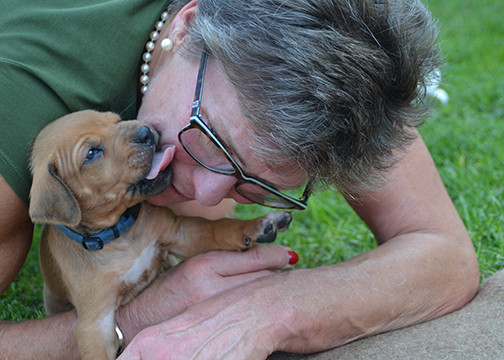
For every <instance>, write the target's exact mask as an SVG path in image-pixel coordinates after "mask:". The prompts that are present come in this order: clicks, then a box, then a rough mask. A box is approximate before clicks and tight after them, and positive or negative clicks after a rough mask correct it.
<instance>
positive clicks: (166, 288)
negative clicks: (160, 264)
mask: <svg viewBox="0 0 504 360" xmlns="http://www.w3.org/2000/svg"><path fill="white" fill-rule="evenodd" d="M296 259H297V255H295V253H293V252H292V251H291V250H290V249H289V248H287V247H284V246H279V245H261V246H256V247H254V248H252V249H250V250H249V251H247V252H233V251H212V252H209V253H206V254H201V255H198V256H195V257H193V258H191V259H188V260H187V261H185V262H184V263H181V264H179V265H177V266H176V267H174V268H173V269H171V270H170V271H168V272H166V273H163V274H162V275H161V276H159V277H158V279H157V280H156V281H155V282H154V283H153V284H152V285H151V286H149V287H148V288H147V289H145V290H144V291H143V292H142V293H140V295H139V296H138V297H137V298H135V299H134V300H133V301H132V302H131V303H129V304H128V305H126V306H125V307H123V308H121V309H120V310H119V314H118V318H117V322H118V325H119V327H120V328H121V329H122V331H123V333H124V335H125V340H126V344H128V343H129V342H130V341H131V339H132V338H133V336H134V335H136V334H137V333H138V332H139V331H141V330H142V329H144V328H146V327H149V326H153V325H156V324H159V323H160V322H162V321H165V320H168V319H171V318H173V317H175V316H177V315H179V314H181V313H183V312H184V311H186V310H187V309H188V308H190V307H191V306H193V305H195V304H198V303H200V302H202V301H204V300H205V299H208V298H210V297H212V296H214V295H216V294H220V293H223V292H225V291H227V290H230V289H232V288H235V287H237V286H240V285H242V284H245V283H248V282H250V281H252V280H255V279H258V278H261V277H265V276H268V275H271V274H272V271H274V270H279V269H287V268H289V267H290V265H289V262H291V263H294V261H295V260H296ZM154 329H155V328H154ZM148 331H153V330H152V329H149V330H148Z"/></svg>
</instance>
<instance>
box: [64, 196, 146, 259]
mask: <svg viewBox="0 0 504 360" xmlns="http://www.w3.org/2000/svg"><path fill="white" fill-rule="evenodd" d="M140 207H141V205H140V204H137V205H135V206H133V207H131V208H129V209H127V210H126V211H125V212H124V214H122V215H121V217H120V218H119V221H118V222H117V224H115V225H114V226H111V227H109V228H107V229H105V230H103V231H101V232H99V233H98V234H95V235H91V236H83V235H81V234H79V233H77V232H75V231H73V230H72V229H70V228H69V227H67V226H64V225H58V224H56V227H57V228H58V229H60V230H61V231H62V232H63V233H64V234H65V235H66V236H68V237H69V238H70V239H72V240H74V241H76V242H78V243H79V244H81V245H82V246H83V247H84V249H86V250H90V251H95V250H101V249H103V245H105V244H106V243H108V242H110V241H112V240H115V239H117V238H118V237H119V236H121V235H122V234H124V233H125V232H126V231H128V230H129V229H131V227H132V226H133V225H135V222H136V219H137V217H138V213H139V212H140Z"/></svg>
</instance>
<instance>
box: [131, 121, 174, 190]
mask: <svg viewBox="0 0 504 360" xmlns="http://www.w3.org/2000/svg"><path fill="white" fill-rule="evenodd" d="M159 138H160V137H159V134H158V133H157V132H156V131H155V130H154V129H153V128H151V127H149V126H146V125H144V126H141V127H139V128H138V130H137V131H136V134H135V139H134V142H135V143H137V144H139V145H141V146H145V147H149V148H150V149H151V150H150V151H152V157H154V154H155V152H156V146H157V144H158V141H159ZM172 178H173V173H172V170H171V167H170V166H168V167H167V168H165V169H164V170H161V171H160V172H159V173H158V175H157V176H156V177H155V178H154V179H147V178H144V179H142V180H141V181H140V182H138V183H136V184H134V185H132V186H131V188H130V189H131V191H133V192H134V193H136V194H138V195H142V196H155V195H158V194H160V193H161V192H163V191H164V190H165V189H166V188H167V187H168V186H169V185H170V184H171V181H172Z"/></svg>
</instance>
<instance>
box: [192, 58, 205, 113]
mask: <svg viewBox="0 0 504 360" xmlns="http://www.w3.org/2000/svg"><path fill="white" fill-rule="evenodd" d="M207 58H208V54H207V53H206V52H205V51H203V53H202V54H201V62H200V67H199V71H198V79H197V82H196V90H195V93H194V101H193V104H192V110H191V116H199V115H200V102H201V97H202V95H203V83H204V81H205V71H206V65H207Z"/></svg>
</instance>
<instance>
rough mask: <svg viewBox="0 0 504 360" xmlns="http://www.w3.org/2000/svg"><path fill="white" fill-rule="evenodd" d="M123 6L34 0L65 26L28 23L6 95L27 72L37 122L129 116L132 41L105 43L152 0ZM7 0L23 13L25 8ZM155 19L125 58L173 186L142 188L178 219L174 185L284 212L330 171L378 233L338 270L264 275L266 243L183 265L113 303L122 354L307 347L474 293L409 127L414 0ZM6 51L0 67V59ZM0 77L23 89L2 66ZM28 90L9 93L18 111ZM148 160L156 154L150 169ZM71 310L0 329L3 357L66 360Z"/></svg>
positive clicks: (7, 215)
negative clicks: (31, 56)
mask: <svg viewBox="0 0 504 360" xmlns="http://www.w3.org/2000/svg"><path fill="white" fill-rule="evenodd" d="M123 3H129V4H123ZM138 3H139V4H133V5H132V4H131V2H119V1H109V2H104V3H102V4H98V5H97V4H91V3H90V4H89V5H88V4H82V2H79V7H78V9H77V8H72V9H71V10H65V5H64V4H63V6H62V8H61V9H60V10H55V9H56V8H58V6H57V5H58V4H54V3H53V4H54V5H53V8H52V9H51V10H50V11H49V10H47V9H46V10H47V11H46V12H39V13H38V15H39V16H40V17H43V16H44V17H45V16H50V14H53V15H54V14H58V16H60V17H58V18H57V19H58V20H59V21H62V20H61V16H62V15H66V16H69V17H70V18H69V19H70V20H71V21H70V20H67V22H66V23H65V24H69V23H71V24H72V28H68V27H65V26H63V27H61V26H60V27H57V29H58V30H59V32H57V31H53V32H50V31H49V30H50V29H49V30H48V29H47V26H48V25H47V23H46V25H45V26H46V27H44V28H43V29H44V31H42V33H43V34H42V35H40V38H38V36H37V34H33V36H35V37H37V44H38V43H39V42H44V41H47V40H45V39H47V36H48V35H47V34H46V33H47V32H49V33H51V34H59V36H60V37H61V40H62V41H63V42H65V44H64V45H61V44H59V43H57V44H55V45H53V46H54V47H48V46H44V47H42V46H41V47H39V48H37V50H39V51H40V52H41V53H42V54H43V57H42V60H38V61H34V63H36V64H35V65H32V68H36V69H37V70H38V71H37V72H36V75H37V76H36V77H37V79H38V80H39V81H38V82H36V81H33V79H32V78H31V77H30V79H31V80H32V81H31V82H30V84H31V86H30V87H28V89H25V90H24V91H26V92H27V93H28V94H31V95H33V92H35V90H37V87H36V86H41V87H42V86H43V87H44V90H45V91H44V92H40V93H39V92H36V93H37V94H38V95H39V94H43V104H46V106H41V107H39V108H37V110H40V111H41V112H42V113H43V116H44V117H45V118H47V119H48V120H45V121H50V119H54V118H56V117H58V116H59V115H60V113H65V112H68V111H75V110H79V109H81V108H85V107H92V108H95V109H99V110H102V109H103V110H106V107H107V106H108V108H112V110H115V111H118V112H120V113H121V114H123V117H125V118H128V116H132V115H131V114H132V112H133V111H134V108H133V106H132V104H133V100H134V99H135V97H136V96H135V94H134V92H133V91H132V89H133V86H132V84H133V83H134V82H136V81H137V80H136V79H138V76H136V75H137V72H135V71H134V70H132V69H133V66H132V64H135V65H136V62H137V61H138V59H139V58H140V56H141V51H138V52H134V51H132V50H131V51H130V50H125V49H124V44H132V45H131V46H133V45H134V44H137V45H138V43H139V42H140V40H139V39H141V38H142V37H141V36H139V35H138V32H139V31H140V29H141V28H145V27H146V21H145V19H146V18H149V17H152V16H153V15H152V14H153V13H154V8H157V11H159V12H162V11H163V10H162V7H163V6H162V5H163V4H160V3H152V2H149V4H144V5H143V6H142V5H141V1H139V2H138ZM18 7H19V5H16V6H13V10H12V12H9V11H7V13H8V14H9V16H8V19H12V18H14V19H17V20H19V19H22V18H23V17H22V16H20V15H19V13H20V11H18V10H17V9H18ZM66 7H68V5H66ZM97 8H98V9H97ZM111 9H120V10H121V11H119V10H118V11H117V12H112V11H111ZM23 11H24V12H29V13H30V14H31V15H32V17H31V18H30V17H28V18H29V19H32V21H34V20H33V19H36V18H37V17H36V16H33V13H34V12H35V11H36V9H35V10H30V11H31V12H30V11H28V10H27V9H24V10H23ZM93 11H95V12H96V13H100V14H104V13H105V14H107V15H108V16H109V23H108V25H109V26H108V27H107V26H105V25H104V24H107V22H106V21H103V22H100V21H99V20H98V25H100V26H101V27H100V26H89V24H88V25H86V20H89V19H94V17H91V15H92V14H93V15H95V13H93ZM107 11H108V12H107ZM3 16H4V17H6V15H3ZM54 16H56V15H54ZM67 19H68V18H67ZM124 19H129V20H130V22H128V23H126V24H125V23H124ZM55 21H56V20H55ZM1 23H6V22H4V21H3V19H2V22H1ZM32 23H33V22H32ZM32 23H30V24H32ZM138 24H141V26H140V25H138ZM11 25H12V27H15V28H19V29H24V28H22V27H21V25H19V24H17V27H16V24H14V23H11ZM23 25H25V26H26V24H23ZM6 26H7V25H6ZM68 26H70V25H68ZM74 26H75V27H74ZM80 26H82V28H80ZM149 26H150V27H152V25H149ZM156 26H157V28H159V29H160V30H159V32H156V33H155V34H154V35H151V37H152V42H153V44H151V45H148V48H147V51H146V52H147V54H148V55H146V56H143V57H142V60H141V61H140V63H141V70H140V76H141V85H140V86H139V87H140V89H141V93H143V99H142V100H141V101H142V102H141V107H140V109H139V112H138V119H140V120H142V121H146V122H148V123H150V124H152V125H153V126H155V127H156V128H157V129H158V130H159V131H160V133H161V134H162V136H161V144H162V145H163V146H165V145H175V146H176V147H175V155H174V157H173V160H172V161H171V163H170V164H169V165H170V166H172V168H173V170H174V174H175V175H174V180H173V184H172V186H170V188H169V189H168V190H167V191H166V192H164V193H163V194H161V195H159V196H157V197H156V198H153V199H151V202H153V203H155V204H157V205H167V206H171V207H172V208H174V209H176V210H177V211H179V212H184V211H189V212H191V213H193V212H192V211H194V208H192V209H190V208H187V206H188V205H187V203H186V201H188V200H193V199H194V200H196V202H197V203H198V204H200V205H202V206H204V207H209V206H216V205H218V204H219V203H220V202H221V201H222V200H223V199H225V198H232V199H234V200H236V201H238V202H242V203H250V202H257V203H260V204H263V205H267V206H268V205H269V206H277V207H283V208H297V209H302V208H303V207H305V205H306V201H307V199H308V197H309V195H310V194H311V192H312V191H311V189H312V188H313V186H314V185H315V184H330V185H334V186H335V187H337V188H338V189H339V191H341V192H342V193H343V194H344V195H345V197H346V199H347V200H348V202H349V203H350V205H351V206H352V207H353V208H354V209H355V211H356V212H357V214H358V215H359V216H360V217H361V218H362V219H363V220H364V221H365V222H366V224H367V225H368V226H369V228H370V229H371V230H372V232H373V234H374V235H375V237H376V240H377V242H378V244H379V246H378V247H377V248H376V249H373V250H371V251H368V252H366V253H363V254H361V255H359V256H357V257H355V258H353V259H350V260H348V261H346V262H343V263H340V264H335V265H328V266H323V267H320V268H315V269H299V270H291V271H288V272H282V273H275V272H272V270H275V269H280V268H283V267H285V266H286V265H287V264H288V263H289V262H291V263H292V262H294V260H293V258H289V250H290V249H287V248H285V247H280V246H261V247H257V248H255V249H253V250H251V251H249V252H247V253H227V252H212V253H209V254H205V255H201V256H197V257H195V258H193V259H190V260H188V261H186V262H185V263H183V264H182V265H180V266H178V267H176V268H175V269H174V270H173V271H170V272H168V273H165V274H163V275H162V276H161V277H160V278H159V279H157V280H156V282H154V283H153V284H152V285H151V286H150V287H149V288H148V289H146V291H144V292H143V293H142V294H141V295H140V296H138V297H137V298H136V299H135V300H134V301H132V302H131V303H130V304H129V305H127V306H125V307H124V308H122V309H121V310H120V313H119V316H118V319H117V322H118V327H119V328H120V329H121V331H122V333H123V334H124V338H125V339H124V345H126V348H125V349H124V352H123V354H122V356H121V358H122V359H139V358H144V359H151V358H163V359H189V358H197V359H215V358H228V359H265V358H266V357H267V356H268V355H269V354H270V353H272V352H274V351H276V350H281V351H289V352H298V353H309V352H316V351H321V350H325V349H329V348H332V347H335V346H338V345H341V344H344V343H346V342H349V341H352V340H354V339H358V338H361V337H364V336H369V335H372V334H376V333H379V332H383V331H387V330H391V329H397V328H400V327H403V326H407V325H410V324H414V323H417V322H420V321H424V320H428V319H431V318H434V317H437V316H441V315H443V314H446V313H449V312H451V311H453V310H455V309H458V308H460V307H461V306H463V305H464V304H465V303H467V302H468V301H469V300H470V299H471V298H472V297H473V296H474V294H475V292H476V290H477V287H478V279H479V274H478V266H477V261H476V257H475V254H474V250H473V247H472V244H471V242H470V239H469V237H468V234H467V231H466V230H465V227H464V225H463V223H462V221H461V220H460V218H459V216H458V214H457V213H456V210H455V208H454V207H453V204H452V203H451V200H450V198H449V197H448V195H447V193H446V190H445V189H444V186H443V184H442V182H441V180H440V178H439V175H438V174H437V171H436V169H435V166H434V164H433V161H432V159H431V157H430V155H429V153H428V150H427V149H426V147H425V145H424V143H423V141H422V139H421V138H420V136H419V135H418V133H417V131H416V130H415V128H414V126H415V125H416V124H418V122H419V121H420V120H421V119H422V118H423V116H424V115H425V114H424V112H423V111H422V110H421V109H420V108H418V107H417V105H418V104H419V103H420V102H421V94H422V89H423V88H424V86H425V85H427V84H425V82H426V80H425V79H426V77H427V75H428V74H429V73H431V72H432V71H433V70H434V69H435V68H436V66H438V64H439V58H438V52H437V51H438V50H437V48H436V46H435V45H434V43H435V39H436V30H435V27H434V25H433V22H432V20H431V18H430V16H429V14H428V12H427V11H426V10H425V9H424V7H423V6H422V5H421V3H420V2H419V1H416V0H410V1H396V0H390V1H350V0H333V1H316V2H311V1H308V0H291V1H288V2H285V1H278V2H277V1H261V0H256V1H253V2H250V1H247V2H236V1H227V0H220V1H217V0H200V1H189V2H187V1H176V2H174V3H172V4H171V7H170V16H168V15H166V16H165V15H163V16H162V17H161V20H159V23H158V24H157V25H156ZM55 27H56V26H55ZM11 29H12V28H11V27H9V30H11ZM77 29H80V31H79V30H77ZM11 32H13V30H11ZM88 32H89V33H88ZM2 33H4V32H2ZM19 33H23V31H21V30H19ZM146 33H148V31H147V30H145V34H146ZM23 34H24V33H23ZM96 34H102V36H103V37H104V39H101V40H100V38H99V37H98V38H96V42H95V43H92V41H89V44H88V43H85V44H84V45H83V44H82V43H81V42H79V41H76V39H80V40H81V41H84V42H85V41H86V40H87V39H93V40H95V37H94V36H97V35H96ZM93 35H94V36H93ZM142 35H143V34H142ZM42 36H43V37H42ZM130 37H133V38H130ZM144 37H145V36H144ZM110 39H113V42H110ZM25 40H26V41H24V42H21V46H28V47H29V45H30V41H29V40H32V39H30V38H28V37H26V38H25ZM105 40H108V41H105ZM52 43H53V44H54V43H55V41H53V42H52ZM91 43H92V44H91ZM2 46H3V45H2ZM82 46H84V49H81V48H80V47H82ZM135 46H136V45H135ZM141 46H143V45H140V46H138V49H140V48H141ZM11 47H12V43H11ZM48 49H49V50H48ZM86 49H87V51H86ZM93 49H94V51H92V50H93ZM17 50H19V53H25V54H26V49H24V50H25V51H24V52H23V49H17ZM72 50H75V54H74V53H73V52H72ZM144 51H145V50H144ZM53 53H56V54H57V55H58V56H53V57H51V55H52V54H53ZM82 53H85V54H86V56H85V57H84V58H83V57H82ZM9 54H10V53H9ZM123 55H124V56H123ZM89 57H91V58H92V59H94V64H95V65H96V66H95V67H93V66H92V65H90V63H91V62H90V61H89ZM111 58H112V59H111ZM48 59H55V61H58V63H59V64H60V67H57V71H58V73H57V74H56V75H59V76H53V77H50V76H47V77H45V75H46V74H45V72H44V70H45V69H46V68H47V66H48V65H49V63H50V60H48ZM44 61H46V63H44ZM26 62H27V63H30V60H26ZM41 62H42V64H40V63H41ZM14 63H15V62H14V61H12V60H10V61H4V65H2V68H3V69H5V68H7V67H8V66H13V64H14ZM16 64H17V63H16ZM37 64H39V65H40V67H39V68H37V66H36V65H37ZM27 67H28V66H23V69H26V68H27ZM32 68H30V69H32ZM41 69H42V70H41ZM2 71H6V70H2ZM47 71H49V70H47ZM33 73H35V71H34V70H31V73H30V74H33ZM76 74H78V75H76ZM133 74H134V75H133ZM20 78H21V75H18V77H17V79H20ZM54 78H56V80H55V79H54ZM58 79H63V80H61V81H58ZM41 83H43V84H42V85H41ZM8 85H11V87H13V88H15V89H18V87H21V88H23V86H22V85H23V83H20V80H17V81H16V82H13V83H12V84H8ZM46 87H50V88H51V90H52V91H51V92H48V91H47V89H46ZM23 89H24V88H23ZM17 91H18V92H17V93H19V92H21V90H17ZM6 93H7V90H4V94H6ZM5 96H7V94H6V95H5ZM39 96H40V95H39ZM139 97H141V96H140V95H139ZM11 98H13V100H12V101H10V102H9V106H8V107H7V108H8V109H7V110H8V111H7V114H6V115H4V116H3V118H4V119H9V117H10V116H13V117H16V118H19V117H20V116H19V115H17V113H18V112H19V111H21V112H23V111H25V109H24V108H23V109H18V108H19V106H18V108H16V106H15V105H16V103H15V102H16V101H20V98H19V96H17V97H14V96H10V97H9V100H10V99H11ZM419 100H420V101H419ZM38 101H39V100H38V99H34V98H33V97H29V96H28V97H26V96H25V97H24V98H23V103H26V102H28V103H29V104H31V106H29V107H30V108H33V107H34V106H33V104H34V103H37V102H38ZM40 101H42V100H40ZM49 101H51V103H48V102H49ZM107 102H108V103H107ZM55 104H57V105H55ZM20 105H21V104H20ZM26 107H27V106H25V108H26ZM114 107H115V108H114ZM46 108H49V109H50V111H47V112H46V111H45V109H46ZM30 111H31V113H32V114H34V113H35V111H34V110H33V109H32V110H30ZM3 121H4V120H3ZM5 121H7V120H5ZM30 123H31V122H30ZM36 123H37V125H36V126H39V127H41V126H43V124H42V123H43V121H37V122H36ZM36 126H34V127H36ZM36 130H37V129H36V128H34V129H30V131H31V132H36ZM15 135H16V139H19V137H18V136H17V135H18V134H17V133H16V134H15ZM19 142H20V141H19V140H17V141H16V144H17V143H19ZM21 142H22V141H21ZM14 145H15V144H13V146H14ZM7 147H8V146H3V148H2V159H3V163H4V165H2V176H3V181H2V183H1V185H2V186H1V194H2V195H1V196H2V199H5V201H4V203H3V205H2V206H5V208H4V209H2V212H1V214H2V215H1V217H2V219H1V221H0V224H1V226H2V229H3V231H2V234H3V235H1V236H2V237H1V240H0V246H1V247H2V251H1V252H0V253H1V255H0V256H2V261H1V262H0V266H1V270H2V271H1V272H0V274H2V275H1V282H0V283H1V284H2V289H4V288H5V287H6V286H7V285H8V284H9V283H10V281H12V278H13V277H14V276H15V274H16V273H17V271H18V269H19V267H20V266H21V265H22V263H23V261H24V258H25V255H26V251H27V249H28V248H29V244H30V239H31V225H30V222H29V219H28V217H27V211H26V198H25V196H26V195H25V188H26V186H24V187H23V186H22V185H19V181H16V176H14V175H11V173H9V171H8V166H7V165H5V164H6V163H7V161H6V160H4V159H10V158H15V157H16V156H17V155H16V154H17V152H15V151H11V153H14V154H13V155H9V154H7V155H5V154H6V153H9V149H7ZM18 162H19V163H22V162H20V161H18ZM165 162H166V161H163V159H162V157H160V162H159V165H158V166H159V168H160V169H161V168H163V167H165V166H167V165H168V164H166V163H165ZM20 167H21V166H18V168H20ZM18 173H21V172H20V171H18ZM17 178H18V180H20V179H23V178H24V177H23V176H22V175H21V176H17ZM252 178H253V179H252ZM25 182H28V181H26V179H25ZM295 188H301V189H304V190H305V191H304V193H303V195H304V196H303V197H300V198H292V197H288V196H286V195H283V194H282V192H281V191H282V190H285V189H295ZM23 198H24V200H25V202H23V201H22V200H21V199H23ZM7 206H8V208H7ZM189 206H193V207H194V206H195V205H194V203H192V204H190V205H189ZM6 209H9V211H8V212H7V211H5V210H6ZM227 210H228V208H227V207H225V206H224V209H222V208H221V209H220V211H227ZM211 215H212V216H216V215H218V214H217V213H215V212H214V213H213V214H211ZM291 254H292V253H291ZM75 318H76V317H75V314H74V313H73V312H69V313H65V314H62V315H59V316H55V317H50V318H45V319H40V320H35V321H27V322H19V323H1V324H0V326H1V327H0V332H1V333H2V334H3V336H2V337H0V350H1V352H2V354H3V353H5V354H11V353H12V354H14V353H15V354H16V356H17V357H21V358H30V357H37V358H44V356H43V354H44V351H48V353H49V354H50V355H51V356H52V357H53V358H65V359H70V358H74V357H76V356H77V355H76V348H75V340H74V338H73V336H74V334H73V331H72V329H73V325H74V323H75ZM20 351H25V353H23V354H22V355H21V356H20ZM25 355H26V356H25ZM46 357H47V356H46ZM7 358H9V355H7Z"/></svg>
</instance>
